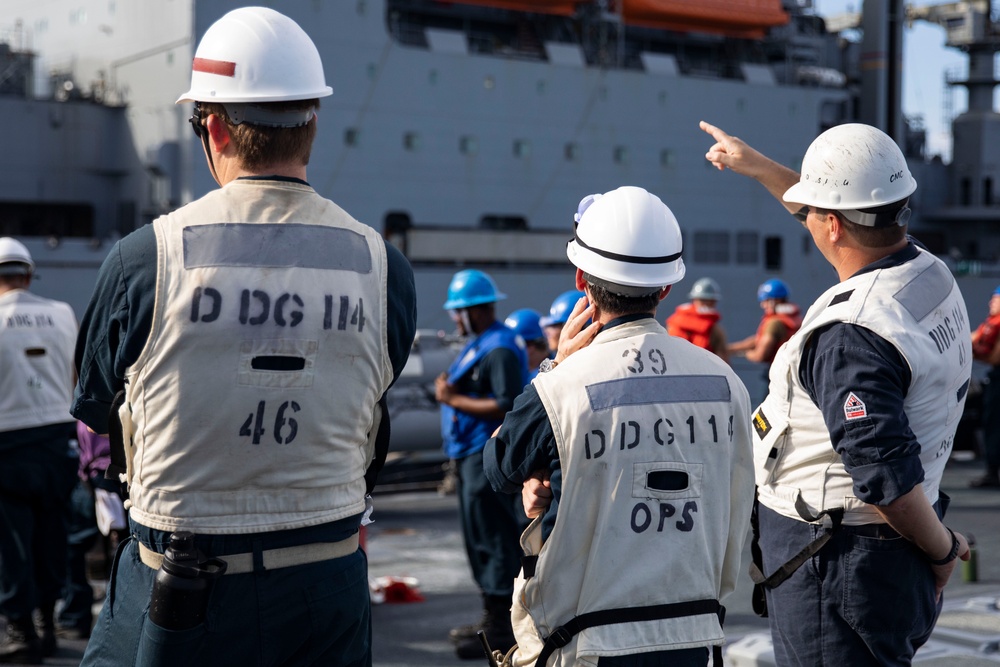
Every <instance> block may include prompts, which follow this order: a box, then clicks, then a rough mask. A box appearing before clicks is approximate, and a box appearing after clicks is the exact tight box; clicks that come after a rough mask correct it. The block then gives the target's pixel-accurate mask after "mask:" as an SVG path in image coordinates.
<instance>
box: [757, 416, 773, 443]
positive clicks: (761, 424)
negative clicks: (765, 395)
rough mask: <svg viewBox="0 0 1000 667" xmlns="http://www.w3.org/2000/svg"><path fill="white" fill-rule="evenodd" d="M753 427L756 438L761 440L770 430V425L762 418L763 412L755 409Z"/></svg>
mask: <svg viewBox="0 0 1000 667" xmlns="http://www.w3.org/2000/svg"><path fill="white" fill-rule="evenodd" d="M753 427H754V430H755V431H757V437H758V438H760V439H761V440H763V439H764V436H765V435H767V433H768V431H770V430H771V423H770V422H769V421H767V417H765V416H764V411H763V410H761V409H760V408H757V412H755V413H754V416H753Z"/></svg>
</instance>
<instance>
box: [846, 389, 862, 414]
mask: <svg viewBox="0 0 1000 667" xmlns="http://www.w3.org/2000/svg"><path fill="white" fill-rule="evenodd" d="M867 416H868V409H867V408H866V407H865V404H864V402H863V401H862V400H861V399H860V398H858V397H857V396H855V395H854V392H853V391H852V392H851V393H850V394H848V395H847V400H846V401H845V402H844V418H845V419H848V420H851V419H861V418H862V417H867Z"/></svg>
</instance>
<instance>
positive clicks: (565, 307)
mask: <svg viewBox="0 0 1000 667" xmlns="http://www.w3.org/2000/svg"><path fill="white" fill-rule="evenodd" d="M584 296H587V295H586V294H584V293H583V292H581V291H580V290H576V289H571V290H570V291H568V292H563V293H562V294H560V295H559V296H557V297H556V299H555V301H553V302H552V306H551V307H550V308H549V314H548V315H547V316H545V317H543V318H542V321H541V325H542V326H543V327H550V326H552V325H554V324H566V320H568V319H569V314H570V313H572V312H573V306H575V305H576V302H577V301H579V300H580V297H584Z"/></svg>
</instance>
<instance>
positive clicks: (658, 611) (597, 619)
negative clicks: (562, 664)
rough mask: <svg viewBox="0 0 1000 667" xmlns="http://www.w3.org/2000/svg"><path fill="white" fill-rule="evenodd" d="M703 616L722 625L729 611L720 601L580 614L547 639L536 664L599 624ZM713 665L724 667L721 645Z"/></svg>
mask: <svg viewBox="0 0 1000 667" xmlns="http://www.w3.org/2000/svg"><path fill="white" fill-rule="evenodd" d="M701 614H716V615H717V616H718V617H719V625H722V624H723V623H724V621H725V619H726V608H725V607H723V606H722V605H721V604H719V601H718V600H692V601H689V602H674V603H671V604H658V605H650V606H647V607H622V608H620V609H602V610H600V611H591V612H587V613H586V614H580V615H579V616H576V617H574V618H573V619H571V620H570V621H569V622H567V623H566V624H565V625H562V626H560V627H558V628H556V629H555V630H553V631H552V634H550V635H549V636H548V637H546V638H545V644H544V645H543V646H542V651H541V653H539V654H538V659H537V660H536V661H535V667H545V663H546V662H548V659H549V656H551V655H552V654H553V653H554V652H555V651H556V650H558V649H561V648H562V647H564V646H566V645H567V644H569V642H570V640H572V639H573V637H574V636H576V635H577V634H579V633H580V632H582V631H583V630H586V629H587V628H593V627H595V626H598V625H612V624H616V623H638V622H640V621H656V620H660V619H663V618H681V617H682V616H700V615H701ZM712 663H713V664H714V665H715V666H716V667H722V646H713V647H712Z"/></svg>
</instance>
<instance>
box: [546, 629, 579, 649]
mask: <svg viewBox="0 0 1000 667" xmlns="http://www.w3.org/2000/svg"><path fill="white" fill-rule="evenodd" d="M571 639H573V633H572V632H570V631H569V630H567V629H566V626H564V625H560V626H559V627H558V628H556V629H555V630H553V631H552V634H551V635H549V636H548V637H547V638H546V639H545V643H546V644H548V645H549V646H552V647H554V648H562V647H563V646H566V644H569V642H570V640H571Z"/></svg>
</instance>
